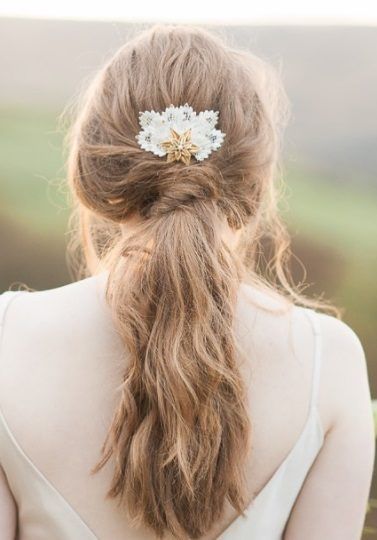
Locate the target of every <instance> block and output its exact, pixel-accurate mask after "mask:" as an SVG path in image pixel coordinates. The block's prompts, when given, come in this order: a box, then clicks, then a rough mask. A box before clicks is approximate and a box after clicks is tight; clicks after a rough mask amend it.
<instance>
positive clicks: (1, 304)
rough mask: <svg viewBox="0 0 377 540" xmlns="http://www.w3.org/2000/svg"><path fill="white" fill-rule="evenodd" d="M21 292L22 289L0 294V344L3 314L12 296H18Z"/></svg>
mask: <svg viewBox="0 0 377 540" xmlns="http://www.w3.org/2000/svg"><path fill="white" fill-rule="evenodd" d="M23 292H24V291H5V292H3V293H2V294H0V345H1V336H2V329H3V326H4V321H5V314H6V312H7V309H8V307H9V305H10V303H11V301H12V300H13V299H14V298H16V296H18V295H19V294H21V293H23Z"/></svg>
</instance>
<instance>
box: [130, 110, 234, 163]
mask: <svg viewBox="0 0 377 540" xmlns="http://www.w3.org/2000/svg"><path fill="white" fill-rule="evenodd" d="M218 114H219V111H215V112H214V111H207V110H205V111H201V112H200V113H199V114H198V115H197V114H196V112H195V111H193V109H192V107H190V106H189V105H188V103H185V105H181V106H180V107H174V106H173V105H170V106H169V107H166V109H165V111H163V112H162V113H158V112H155V111H153V110H152V111H143V112H140V113H139V123H140V126H141V127H142V129H141V130H140V131H139V133H138V134H137V135H136V137H135V138H136V139H137V141H138V143H139V145H140V146H141V148H143V149H144V150H147V151H149V152H153V153H154V154H155V155H157V156H165V155H166V154H167V162H170V161H179V160H181V161H183V162H184V163H185V165H189V164H190V159H191V155H194V156H195V158H196V159H197V160H198V161H202V160H203V159H205V158H207V157H208V156H209V155H210V153H211V152H212V150H217V149H218V148H220V146H221V145H222V143H223V140H224V137H225V133H222V132H221V131H220V130H218V129H214V127H215V125H216V124H217V120H218Z"/></svg>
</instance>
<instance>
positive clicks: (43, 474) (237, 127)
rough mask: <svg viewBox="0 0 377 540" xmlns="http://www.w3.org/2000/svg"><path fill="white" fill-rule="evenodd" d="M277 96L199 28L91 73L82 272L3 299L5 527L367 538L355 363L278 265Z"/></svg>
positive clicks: (39, 532)
mask: <svg viewBox="0 0 377 540" xmlns="http://www.w3.org/2000/svg"><path fill="white" fill-rule="evenodd" d="M287 110H288V108H287V100H286V97H285V94H284V91H283V89H282V87H281V84H280V82H279V77H278V76H277V75H276V73H275V72H274V70H273V69H272V67H271V66H269V65H268V64H266V63H265V62H264V61H262V60H261V59H259V58H257V57H256V56H254V55H252V54H251V53H249V52H246V51H242V50H237V49H234V48H232V47H230V46H229V45H228V44H226V42H225V41H224V40H222V39H220V37H218V36H216V35H215V34H211V33H210V32H208V31H207V30H204V29H202V28H196V27H190V26H187V27H185V26H179V25H176V26H174V25H166V26H164V25H155V26H153V27H152V28H150V29H147V30H144V31H143V32H141V33H140V34H138V35H136V36H134V37H133V39H132V40H130V41H129V42H127V43H126V44H125V45H124V46H123V47H121V49H120V50H119V51H118V52H117V53H116V54H115V55H114V56H113V57H112V58H111V59H110V60H109V61H108V62H107V63H106V65H105V66H104V67H103V68H102V69H101V70H100V71H99V72H98V73H97V74H96V76H95V77H94V80H93V81H92V83H91V84H90V85H89V87H88V89H87V91H86V92H85V93H84V95H83V99H82V100H81V101H80V102H79V104H78V110H77V114H76V118H75V121H74V123H73V125H72V128H71V130H70V132H69V137H68V139H67V141H68V148H69V156H68V177H69V183H70V186H71V189H72V194H73V197H74V201H75V203H76V210H77V212H76V214H75V215H76V216H78V218H79V228H80V231H81V246H82V247H83V251H84V254H85V260H86V270H85V272H86V273H85V274H80V276H79V277H80V278H81V279H79V280H78V281H76V282H75V283H71V284H69V285H66V286H63V287H59V288H56V289H52V290H45V291H32V292H31V291H18V292H14V291H8V292H6V293H3V295H2V296H1V297H0V298H1V302H2V307H1V314H2V316H1V321H2V326H1V327H2V348H1V364H0V365H1V376H0V405H1V422H0V462H1V466H2V469H1V470H2V478H1V510H0V516H1V527H2V534H1V538H2V539H4V540H8V539H13V538H14V537H15V535H17V538H19V539H20V540H47V539H48V540H86V539H95V538H99V539H103V540H120V539H122V540H123V539H128V538H129V539H133V540H151V539H154V538H162V537H163V538H168V539H173V538H182V539H183V538H185V539H186V538H200V539H202V540H204V539H205V540H209V539H215V538H222V539H235V540H241V539H242V540H244V539H246V538H247V539H258V540H259V539H260V540H273V539H274V540H275V539H281V538H285V539H288V540H296V539H300V540H302V539H303V538H305V539H306V540H310V539H313V540H314V539H316V540H318V539H321V540H323V539H331V540H336V539H341V540H346V539H350V540H351V539H352V540H354V539H356V538H360V535H361V531H362V527H363V521H364V515H365V510H366V504H367V499H368V493H369V488H370V481H371V474H372V464H373V454H374V437H373V427H372V416H371V407H370V393H369V388H368V382H367V372H366V364H365V358H364V353H363V349H362V346H361V344H360V341H359V339H358V337H357V336H356V334H355V333H354V331H353V330H352V329H351V328H350V327H349V326H347V325H346V324H345V323H343V322H342V321H340V320H339V318H337V316H338V315H339V313H338V311H337V310H336V309H335V308H332V307H331V306H330V305H328V304H326V303H324V302H319V301H317V300H310V299H308V298H305V297H304V296H302V295H301V294H300V293H299V292H297V291H296V290H295V288H294V286H293V285H292V284H291V281H290V279H289V274H288V273H287V270H286V264H285V263H286V260H287V253H288V246H289V239H288V236H287V233H286V232H285V229H284V227H283V225H282V223H281V222H280V221H279V218H278V215H277V211H276V206H277V205H276V186H275V182H276V171H277V165H278V161H279V149H280V138H281V137H280V136H281V133H282V128H283V127H284V122H285V119H286V116H287V114H286V113H287ZM217 123H218V126H217V127H216V124H217ZM261 253H262V254H263V256H262V257H260V256H259V255H260V254H261ZM268 254H270V255H269V257H268ZM263 258H264V264H262V263H263ZM262 276H263V277H262ZM268 276H270V278H271V279H267V278H268ZM274 276H275V279H274ZM320 309H321V310H322V312H320V311H319V310H320ZM331 313H332V314H331ZM334 315H335V316H334Z"/></svg>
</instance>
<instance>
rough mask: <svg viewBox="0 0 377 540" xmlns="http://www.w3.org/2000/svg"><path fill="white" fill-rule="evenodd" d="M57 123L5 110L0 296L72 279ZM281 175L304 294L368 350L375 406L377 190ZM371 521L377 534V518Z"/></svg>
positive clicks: (302, 172)
mask: <svg viewBox="0 0 377 540" xmlns="http://www.w3.org/2000/svg"><path fill="white" fill-rule="evenodd" d="M57 114H58V113H57V112H56V111H48V110H37V109H21V108H20V109H11V108H6V109H3V110H1V109H0V115H1V123H0V149H1V159H0V247H1V252H2V257H1V262H0V291H3V290H5V289H7V288H8V287H9V286H10V285H11V284H14V283H18V282H22V283H26V284H27V285H28V286H30V287H33V288H36V289H38V288H40V289H42V288H50V287H54V286H59V285H61V284H64V283H65V282H68V281H69V280H70V278H69V275H68V272H67V267H66V262H65V244H66V230H67V218H68V215H69V208H68V202H67V196H66V189H65V186H64V164H63V159H62V139H63V134H62V133H61V132H59V130H58V127H57ZM284 176H285V182H286V185H287V188H286V193H285V198H284V201H283V202H282V204H281V211H282V213H283V214H284V216H285V219H286V221H287V223H288V225H289V229H290V231H291V233H292V237H293V248H294V253H295V255H296V256H298V257H299V259H300V260H301V261H302V263H303V264H304V266H305V267H306V270H307V281H308V284H309V285H308V289H307V290H305V293H306V294H309V293H310V291H313V292H316V293H321V292H323V293H324V295H325V297H326V298H328V299H331V300H333V301H334V302H335V303H336V304H337V305H338V306H340V307H342V308H344V316H343V318H344V320H345V322H347V323H348V324H350V326H351V327H352V328H353V329H354V330H355V332H356V333H357V334H358V335H359V337H360V339H361V341H362V344H363V346H364V349H365V352H366V357H367V361H368V370H369V377H370V382H371V389H372V395H373V396H374V397H377V346H376V338H375V334H376V327H377V281H376V279H375V278H376V275H377V240H376V239H377V189H376V190H374V191H373V190H372V189H370V190H369V191H367V190H366V188H365V187H363V186H362V185H361V183H359V184H358V182H357V181H355V182H354V183H353V184H350V183H345V182H344V183H339V182H337V183H335V182H334V181H332V179H331V178H324V177H323V176H322V175H320V174H315V173H313V172H310V171H309V170H308V169H307V168H304V167H303V166H301V167H299V166H298V165H297V164H296V165H295V167H292V166H291V165H290V166H289V167H287V168H286V171H285V175H284ZM296 274H297V275H298V278H299V279H300V280H301V279H302V275H301V276H300V275H299V272H296ZM376 483H377V482H376V480H375V485H374V488H373V491H372V493H373V494H374V497H376V496H377V485H376ZM376 513H377V512H374V515H375V514H376ZM371 519H372V522H371V524H368V527H369V530H371V531H372V534H374V532H373V531H375V530H376V529H373V528H374V527H377V518H376V517H373V518H371ZM367 530H368V529H367ZM365 537H366V538H367V537H371V536H368V535H367V534H366V536H365Z"/></svg>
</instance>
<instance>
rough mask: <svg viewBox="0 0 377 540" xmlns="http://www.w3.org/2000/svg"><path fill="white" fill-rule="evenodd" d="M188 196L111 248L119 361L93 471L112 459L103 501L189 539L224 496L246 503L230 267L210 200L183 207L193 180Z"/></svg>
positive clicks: (235, 272) (171, 201) (234, 283)
mask: <svg viewBox="0 0 377 540" xmlns="http://www.w3.org/2000/svg"><path fill="white" fill-rule="evenodd" d="M191 187H192V189H191V190H190V191H189V193H183V192H182V186H177V185H176V186H175V188H174V189H172V192H171V193H169V194H166V195H165V196H164V197H162V198H161V200H160V201H158V202H157V203H156V204H155V205H153V206H152V208H151V213H150V214H151V215H150V217H149V218H148V220H147V221H146V222H143V223H142V224H141V226H140V228H139V229H137V228H136V230H135V231H134V234H133V235H132V236H128V237H126V238H125V240H123V241H122V242H120V249H121V250H122V255H123V257H119V258H118V256H117V257H115V258H114V261H115V264H114V265H113V266H112V267H111V270H110V274H109V278H108V289H107V297H108V301H109V303H110V305H111V307H112V310H113V312H114V313H115V314H116V319H115V320H116V324H117V327H118V330H119V334H120V335H121V336H122V338H123V340H124V344H125V346H126V348H127V350H128V351H129V355H128V359H127V369H126V372H125V374H124V380H123V383H122V385H121V388H120V403H119V407H118V409H117V411H116V413H115V415H114V419H113V422H112V425H111V428H110V431H109V433H108V436H107V439H106V441H105V444H104V447H103V449H102V450H103V458H102V460H101V461H100V463H99V464H98V465H97V467H96V468H95V469H94V471H97V470H99V468H101V467H102V466H103V465H104V464H105V463H106V461H107V460H108V459H109V458H110V457H111V456H112V455H113V456H114V458H115V460H114V461H115V474H114V478H113V482H112V484H111V488H110V491H109V495H110V496H112V497H115V496H118V495H119V496H121V498H122V500H124V504H125V507H126V508H127V511H128V514H129V517H130V519H131V521H132V523H134V524H135V525H139V524H142V523H144V524H147V525H148V526H150V527H151V528H152V529H153V530H154V532H155V534H156V535H157V536H159V537H162V535H163V533H164V531H166V530H167V531H169V532H170V533H172V534H173V535H174V536H175V537H177V538H199V537H200V536H202V535H203V534H204V533H205V532H206V531H207V530H208V529H209V527H210V526H211V524H212V523H213V522H214V520H216V519H218V518H219V517H220V515H221V512H222V510H223V505H224V502H225V500H226V499H228V500H229V501H230V502H231V504H232V505H233V506H234V507H235V508H236V509H237V510H238V511H239V512H242V509H243V507H244V505H245V504H246V499H245V496H246V493H245V484H244V480H243V474H244V473H243V465H244V461H245V460H246V457H247V449H248V447H249V421H248V415H247V407H246V404H245V399H246V396H245V389H244V385H243V382H242V378H241V376H240V373H239V369H238V367H237V359H236V342H235V339H234V325H233V318H234V308H235V303H236V298H237V290H238V284H239V281H240V277H241V274H240V268H239V266H238V264H237V260H236V259H235V258H234V256H233V255H232V254H231V253H230V252H229V249H228V248H227V246H226V244H224V242H223V240H222V239H221V236H220V233H221V223H220V220H219V212H218V209H217V206H216V204H215V202H214V201H213V200H205V199H194V198H193V191H199V190H198V183H197V182H195V179H193V181H192V184H191ZM178 192H180V196H178V195H177V193H178ZM145 246H149V249H148V250H145ZM118 255H120V254H118Z"/></svg>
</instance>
